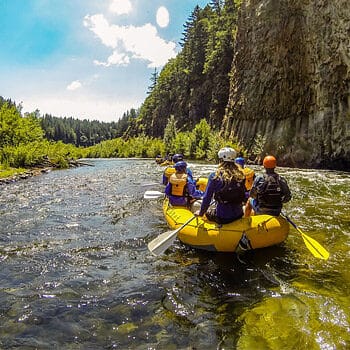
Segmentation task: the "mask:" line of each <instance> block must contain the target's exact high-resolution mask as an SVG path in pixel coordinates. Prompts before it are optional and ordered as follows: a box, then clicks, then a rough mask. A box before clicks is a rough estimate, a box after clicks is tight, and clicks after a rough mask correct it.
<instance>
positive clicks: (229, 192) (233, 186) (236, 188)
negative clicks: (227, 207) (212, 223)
mask: <svg viewBox="0 0 350 350" xmlns="http://www.w3.org/2000/svg"><path fill="white" fill-rule="evenodd" d="M244 183H245V180H241V181H236V180H232V181H231V182H225V183H224V186H223V187H222V189H221V190H220V191H218V192H216V193H215V195H214V198H215V200H216V201H217V202H218V203H232V204H237V205H240V204H242V203H243V202H244V201H245V185H244Z"/></svg>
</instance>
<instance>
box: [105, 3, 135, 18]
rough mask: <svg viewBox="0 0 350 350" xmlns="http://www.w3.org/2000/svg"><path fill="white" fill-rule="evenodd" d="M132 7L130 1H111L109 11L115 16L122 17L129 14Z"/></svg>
mask: <svg viewBox="0 0 350 350" xmlns="http://www.w3.org/2000/svg"><path fill="white" fill-rule="evenodd" d="M131 10H132V5H131V2H130V0H113V1H112V2H111V4H110V5H109V11H111V12H112V13H115V14H117V15H124V14H128V13H130V12H131Z"/></svg>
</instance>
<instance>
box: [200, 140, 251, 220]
mask: <svg viewBox="0 0 350 350" xmlns="http://www.w3.org/2000/svg"><path fill="white" fill-rule="evenodd" d="M236 156H237V152H236V151H235V150H234V149H233V148H231V147H224V148H221V149H220V150H219V152H218V157H219V165H218V168H217V170H216V172H214V173H212V174H210V175H209V178H208V185H207V188H206V191H205V193H204V196H203V202H202V205H201V208H200V210H199V211H197V212H196V213H195V215H197V216H203V215H204V214H205V216H206V217H207V219H208V220H209V221H215V222H217V223H219V224H227V223H229V222H232V221H234V220H237V219H239V218H241V217H242V216H243V209H242V204H243V203H244V201H245V185H244V183H245V176H244V173H243V171H242V169H241V168H240V167H239V166H238V165H237V164H236V162H235V158H236ZM213 197H214V199H215V202H216V205H215V206H214V207H211V208H209V207H210V204H211V201H212V198H213Z"/></svg>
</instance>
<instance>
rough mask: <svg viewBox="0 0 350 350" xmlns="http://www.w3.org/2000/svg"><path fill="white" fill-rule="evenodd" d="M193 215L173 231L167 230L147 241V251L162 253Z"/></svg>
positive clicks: (156, 253)
mask: <svg viewBox="0 0 350 350" xmlns="http://www.w3.org/2000/svg"><path fill="white" fill-rule="evenodd" d="M194 218H195V216H192V217H191V218H190V219H188V220H187V221H186V222H185V223H184V224H183V225H181V226H180V227H179V228H177V229H176V230H174V231H167V232H164V233H162V234H161V235H159V236H158V237H157V238H155V239H154V240H153V241H151V242H149V243H148V245H147V246H148V249H149V251H150V252H151V253H152V254H154V255H160V254H162V253H164V252H165V251H166V250H167V249H168V248H169V247H170V246H171V245H172V244H173V243H174V241H175V239H176V236H177V233H178V232H180V231H181V230H182V229H183V228H184V227H185V226H186V225H187V224H189V223H190V222H191V221H192V220H193V219H194Z"/></svg>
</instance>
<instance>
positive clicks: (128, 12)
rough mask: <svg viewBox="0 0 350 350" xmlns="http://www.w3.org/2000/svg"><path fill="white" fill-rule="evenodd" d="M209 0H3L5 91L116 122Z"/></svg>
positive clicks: (0, 84) (0, 28) (57, 111)
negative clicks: (187, 21)
mask: <svg viewBox="0 0 350 350" xmlns="http://www.w3.org/2000/svg"><path fill="white" fill-rule="evenodd" d="M208 2H209V0H205V1H204V0H0V43H1V47H0V96H3V97H4V98H11V99H12V100H14V101H15V102H16V103H22V106H23V112H32V111H34V110H36V109H39V111H40V113H41V114H45V113H50V114H52V115H54V116H57V117H64V116H66V117H71V116H72V117H75V118H79V119H84V118H88V119H91V120H92V119H97V120H100V121H107V122H108V121H116V120H118V119H119V118H120V117H121V116H122V114H123V113H124V112H125V111H127V110H129V109H130V108H138V107H140V105H141V104H142V102H143V101H144V99H145V98H146V96H147V94H146V91H147V88H148V86H149V85H150V78H151V75H152V73H153V72H154V69H155V68H157V70H158V71H160V70H161V68H162V67H163V66H164V64H165V63H166V62H167V61H168V59H170V58H171V57H174V56H175V55H176V53H177V52H178V51H179V50H180V47H179V44H178V43H179V41H180V40H181V38H182V32H183V24H184V23H185V22H186V20H187V19H188V17H189V16H190V14H191V12H192V11H193V9H194V7H195V6H196V5H197V4H198V5H199V6H200V7H204V6H205V5H206V4H207V3H208Z"/></svg>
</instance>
